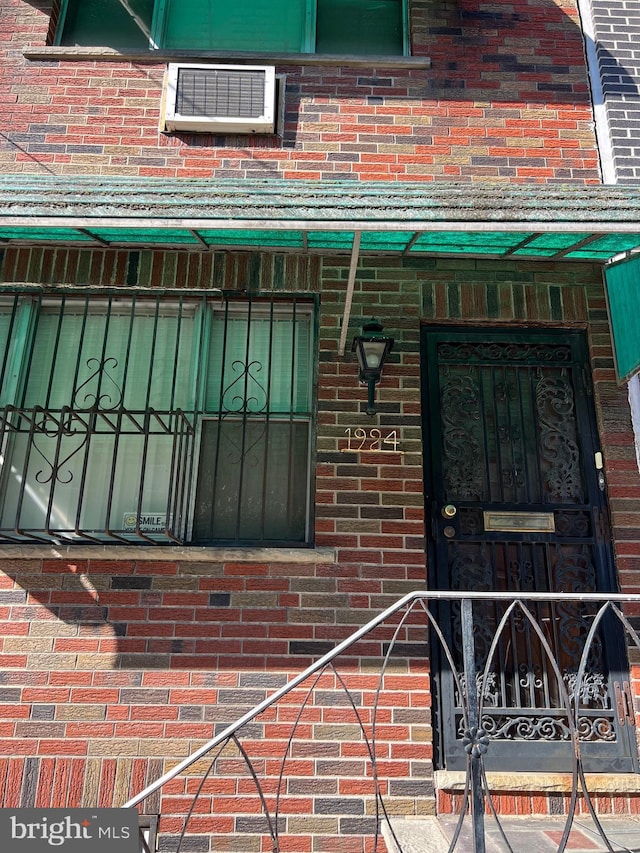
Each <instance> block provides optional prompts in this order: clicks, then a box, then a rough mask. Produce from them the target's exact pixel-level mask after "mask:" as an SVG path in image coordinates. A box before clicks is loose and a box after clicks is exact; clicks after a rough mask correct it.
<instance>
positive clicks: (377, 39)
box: [316, 0, 404, 56]
mask: <svg viewBox="0 0 640 853" xmlns="http://www.w3.org/2000/svg"><path fill="white" fill-rule="evenodd" d="M317 14H318V18H317V31H316V52H317V53H345V54H368V53H371V54H380V55H383V56H384V55H392V56H401V55H402V54H403V52H404V32H403V30H404V27H403V23H404V22H403V17H404V13H403V4H402V0H318V12H317Z"/></svg>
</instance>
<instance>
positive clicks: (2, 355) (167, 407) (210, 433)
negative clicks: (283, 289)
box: [0, 288, 316, 545]
mask: <svg viewBox="0 0 640 853" xmlns="http://www.w3.org/2000/svg"><path fill="white" fill-rule="evenodd" d="M315 304H316V297H314V296H311V295H306V296H300V295H295V294H293V295H287V294H284V293H278V294H271V295H265V294H248V293H244V292H242V293H240V292H236V291H233V292H223V291H215V292H208V291H207V292H201V291H196V292H187V291H185V292H182V291H175V292H156V291H153V292H143V291H134V290H132V291H129V290H122V291H120V290H119V289H118V290H117V291H112V290H105V291H93V290H92V291H85V292H82V291H75V290H74V291H73V292H71V291H68V290H66V289H55V288H54V289H52V290H50V291H49V290H47V291H44V290H25V291H22V290H21V291H18V292H13V291H12V292H9V291H1V292H0V400H1V403H2V405H1V406H0V541H5V542H45V543H53V544H60V543H65V544H80V543H100V544H106V543H108V544H152V545H157V544H169V545H170V544H186V543H191V544H196V545H213V544H215V545H219V544H225V545H267V544H268V545H291V544H299V543H301V542H303V543H307V542H308V541H309V538H310V531H311V523H310V516H311V497H310V494H311V490H310V482H311V474H310V472H311V434H312V430H311V424H312V419H313V411H314V405H313V382H312V380H313V375H312V373H313V371H312V369H311V365H312V364H313V358H314V356H313V353H314V347H315V332H314V323H315V321H314V312H315ZM283 483H284V484H285V487H284V488H283Z"/></svg>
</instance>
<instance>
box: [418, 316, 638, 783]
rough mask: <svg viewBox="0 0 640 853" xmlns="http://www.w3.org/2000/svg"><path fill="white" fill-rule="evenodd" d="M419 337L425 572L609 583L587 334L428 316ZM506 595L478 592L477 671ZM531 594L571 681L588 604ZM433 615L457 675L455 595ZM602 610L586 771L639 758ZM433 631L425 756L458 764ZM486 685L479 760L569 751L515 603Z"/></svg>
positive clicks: (579, 585) (493, 584) (528, 764)
mask: <svg viewBox="0 0 640 853" xmlns="http://www.w3.org/2000/svg"><path fill="white" fill-rule="evenodd" d="M421 346H422V350H421V352H422V365H423V413H424V414H423V424H424V451H425V489H426V506H427V515H428V516H429V515H430V521H431V524H430V525H429V524H428V525H427V528H428V529H429V530H430V539H429V551H428V558H429V577H428V581H429V586H430V587H431V588H434V589H441V590H452V591H464V590H474V591H485V592H491V591H502V592H513V593H514V594H517V593H524V592H536V591H537V592H558V593H561V592H563V591H564V592H597V591H599V592H613V591H615V590H616V580H615V570H614V565H613V554H612V549H611V544H610V541H609V537H608V534H607V522H606V520H607V506H606V495H605V492H604V479H603V477H602V474H601V472H600V471H599V468H600V467H601V465H600V456H599V455H598V454H599V445H598V438H597V430H596V422H595V412H594V407H593V397H592V391H591V384H590V380H589V362H588V351H587V344H586V339H585V336H584V334H583V333H581V332H579V331H568V330H564V329H563V330H555V331H550V330H539V331H537V330H526V331H525V330H523V331H519V330H514V329H485V328H483V329H481V328H473V329H469V328H464V329H462V328H455V327H430V326H424V327H423V329H422V344H421ZM514 597H515V596H514ZM505 607H506V605H505V604H500V603H496V602H491V601H488V602H486V603H485V602H483V603H481V604H476V605H475V619H474V641H475V650H476V667H477V669H478V671H479V672H481V671H482V670H483V669H484V667H485V664H486V663H487V654H488V651H489V647H490V645H491V641H492V638H493V635H494V633H495V629H496V626H497V624H498V622H499V620H500V618H501V616H502V614H503V613H504V610H505ZM530 609H531V611H532V613H533V614H534V616H535V619H536V622H537V623H538V624H539V625H540V626H541V628H542V630H543V631H544V635H545V639H546V640H547V642H548V643H549V645H550V646H551V648H552V650H553V654H554V657H555V659H556V660H557V662H558V666H559V668H560V671H561V673H562V678H563V681H564V682H565V687H566V688H567V689H568V691H569V692H571V689H572V684H571V680H572V678H573V679H574V681H575V676H576V673H577V670H578V666H579V662H580V657H581V655H582V651H583V648H584V640H585V638H586V636H587V634H588V630H589V625H590V621H591V618H592V616H593V613H594V608H593V605H591V604H585V603H569V602H565V603H563V602H561V601H560V600H558V602H555V601H554V602H549V603H547V602H545V603H532V604H530ZM439 616H440V621H441V625H442V626H444V627H445V632H446V639H447V642H448V643H449V645H450V646H451V647H452V648H453V650H454V652H453V659H454V665H455V667H456V669H457V670H458V674H460V673H461V672H462V653H461V648H460V647H461V617H460V606H459V604H456V603H452V604H447V605H445V606H442V607H440V610H439ZM614 621H615V620H614V619H613V618H611V619H605V620H604V621H603V624H602V630H601V631H600V632H599V633H598V634H597V635H596V637H595V639H594V642H593V644H592V652H591V654H590V657H589V660H588V672H587V675H586V677H585V679H584V681H583V682H582V683H583V685H584V688H583V689H582V691H581V695H580V715H579V732H580V735H579V736H580V743H581V754H582V758H583V762H584V766H585V768H586V769H587V770H590V771H594V772H604V771H609V772H613V771H616V772H631V771H633V770H634V769H635V767H636V748H635V737H634V735H635V731H634V721H633V719H632V718H631V716H630V714H629V713H627V714H626V715H625V714H623V713H621V711H620V708H621V703H620V701H619V699H620V696H621V695H622V693H623V691H624V689H625V685H627V684H628V675H625V672H626V670H627V666H626V654H625V648H624V643H623V638H622V636H621V631H620V630H618V627H617V622H616V624H614ZM437 645H438V644H437V643H435V642H434V643H433V644H432V647H433V649H434V653H435V659H434V660H433V665H434V667H435V672H436V673H437V676H436V679H435V684H434V691H435V693H436V715H435V720H436V735H437V736H436V754H437V756H436V757H437V761H438V764H439V766H440V767H443V768H446V769H451V770H455V769H464V768H465V767H466V753H465V751H464V747H463V743H462V738H463V736H464V731H463V728H464V727H463V716H462V707H461V705H462V703H461V699H460V696H459V695H458V693H459V691H458V690H457V689H456V686H455V685H456V681H455V678H454V676H453V673H452V671H451V665H450V663H449V662H448V661H447V660H446V659H445V658H444V656H442V655H438V651H437ZM483 684H484V687H483V715H482V725H483V728H484V729H485V730H486V731H487V732H488V734H489V736H490V746H489V749H488V752H487V754H486V756H485V762H486V766H487V768H488V769H490V770H503V771H510V770H545V771H556V772H559V771H561V770H567V769H568V768H569V767H570V766H571V764H570V760H571V754H572V745H571V736H570V730H569V728H568V726H567V723H566V712H565V711H564V710H563V708H562V704H561V691H560V690H559V689H558V679H557V677H556V675H555V672H554V670H553V668H552V666H551V663H550V660H549V656H548V655H547V654H546V653H545V651H544V646H543V644H542V643H541V641H540V639H539V637H538V636H537V635H536V633H535V631H534V630H533V629H532V627H531V625H530V624H529V623H528V622H527V620H526V619H525V618H523V617H522V614H514V615H513V616H512V617H510V621H509V622H508V624H507V630H505V631H504V632H503V633H502V634H501V639H500V642H499V643H498V646H497V648H496V651H495V654H493V655H492V656H491V659H490V663H489V668H488V674H487V677H486V678H485V681H484V683H483ZM622 704H623V705H625V703H622Z"/></svg>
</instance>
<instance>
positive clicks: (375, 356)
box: [351, 317, 393, 415]
mask: <svg viewBox="0 0 640 853" xmlns="http://www.w3.org/2000/svg"><path fill="white" fill-rule="evenodd" d="M382 329H383V326H382V323H380V322H379V321H378V320H375V319H374V318H373V317H372V318H371V320H369V322H368V323H365V324H364V326H363V327H362V334H360V335H356V336H355V338H354V339H353V344H352V345H351V352H355V354H356V355H357V357H358V364H359V365H360V372H359V374H358V379H359V381H360V382H361V383H362V384H363V385H364V384H366V385H367V388H368V397H367V414H368V415H375V413H376V407H375V387H376V384H377V383H378V382H380V377H381V376H382V368H383V367H384V363H385V361H386V358H387V356H388V355H389V353H390V352H391V348H392V347H393V338H390V337H388V336H386V335H383V334H382Z"/></svg>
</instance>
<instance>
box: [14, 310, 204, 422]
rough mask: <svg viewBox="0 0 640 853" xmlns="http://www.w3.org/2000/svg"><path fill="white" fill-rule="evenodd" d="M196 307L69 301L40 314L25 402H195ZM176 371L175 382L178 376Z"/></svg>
mask: <svg viewBox="0 0 640 853" xmlns="http://www.w3.org/2000/svg"><path fill="white" fill-rule="evenodd" d="M193 317H194V312H193V310H191V312H190V313H189V314H187V313H186V311H185V310H184V309H180V308H179V307H178V306H177V305H176V304H167V305H165V306H164V307H163V308H162V311H160V312H158V313H157V314H156V310H155V303H153V302H152V303H149V304H148V305H145V304H144V303H143V302H139V303H137V304H134V303H131V302H127V303H126V304H120V305H114V304H112V305H109V304H108V303H107V302H102V303H99V302H97V301H94V302H92V303H88V302H85V301H84V300H67V301H66V302H64V303H60V304H59V305H51V306H44V307H43V309H42V311H41V312H40V316H39V318H38V322H37V327H36V332H35V339H34V344H33V354H32V356H31V365H30V370H29V378H28V381H27V385H26V391H25V396H24V405H25V406H35V405H39V406H45V407H51V408H59V407H61V406H72V407H73V408H78V409H88V408H91V407H92V406H95V405H96V404H97V405H98V407H99V408H101V409H116V408H118V407H120V406H123V405H124V406H127V407H129V408H133V409H144V408H146V407H148V406H153V407H154V408H157V409H163V410H169V409H175V408H178V407H180V408H183V409H188V408H190V407H192V405H193V404H192V402H191V403H190V397H191V396H192V393H193V391H192V388H193V382H192V381H190V380H189V377H190V373H191V349H192V335H193ZM174 376H175V381H174Z"/></svg>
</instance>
